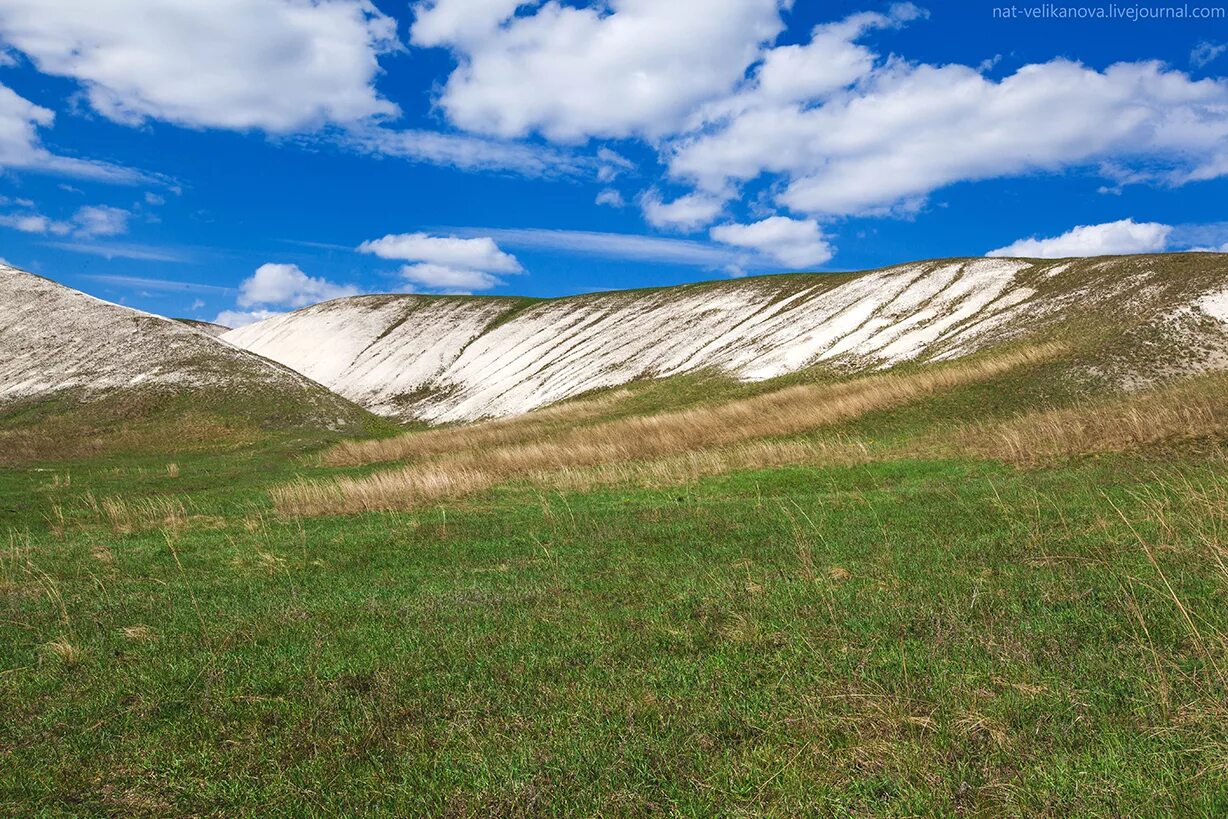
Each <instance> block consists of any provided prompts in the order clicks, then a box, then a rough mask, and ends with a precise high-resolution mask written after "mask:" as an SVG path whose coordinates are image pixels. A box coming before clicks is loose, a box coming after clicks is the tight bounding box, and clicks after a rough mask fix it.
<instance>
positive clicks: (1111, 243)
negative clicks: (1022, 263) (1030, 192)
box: [985, 219, 1173, 259]
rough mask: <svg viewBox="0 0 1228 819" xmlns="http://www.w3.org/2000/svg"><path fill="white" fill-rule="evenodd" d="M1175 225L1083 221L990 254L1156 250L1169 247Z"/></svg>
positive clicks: (1041, 255) (1047, 255) (1057, 254)
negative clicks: (1091, 223)
mask: <svg viewBox="0 0 1228 819" xmlns="http://www.w3.org/2000/svg"><path fill="white" fill-rule="evenodd" d="M1172 231H1173V228H1172V226H1170V225H1162V224H1160V223H1158V222H1135V221H1134V220H1133V219H1122V220H1120V221H1117V222H1106V223H1104V224H1101V225H1079V226H1078V227H1075V228H1071V229H1070V230H1068V231H1066V232H1065V233H1063V234H1062V235H1061V236H1053V237H1051V238H1047V239H1039V238H1036V237H1032V238H1031V239H1020V240H1019V241H1017V242H1012V243H1011V244H1009V245H1007V246H1006V247H1000V248H998V249H997V250H991V251H989V252H988V253H986V254H985V255H986V256H1014V257H1020V258H1028V259H1061V258H1065V257H1067V256H1112V255H1124V254H1129V253H1155V252H1158V251H1161V250H1164V249H1165V248H1166V247H1168V240H1169V234H1171V233H1172Z"/></svg>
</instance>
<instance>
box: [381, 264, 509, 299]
mask: <svg viewBox="0 0 1228 819" xmlns="http://www.w3.org/2000/svg"><path fill="white" fill-rule="evenodd" d="M401 276H402V277H403V278H404V279H405V281H407V282H409V283H410V284H411V285H421V286H423V287H427V288H430V289H431V290H440V291H444V292H447V293H471V292H473V291H474V290H490V289H491V288H492V287H498V286H499V285H500V284H502V283H503V282H502V280H501V279H499V277H498V276H493V275H491V274H490V273H486V272H485V271H482V270H466V269H464V268H458V267H448V266H447V265H443V264H427V263H425V262H424V263H422V264H407V265H404V266H403V267H402V268H401Z"/></svg>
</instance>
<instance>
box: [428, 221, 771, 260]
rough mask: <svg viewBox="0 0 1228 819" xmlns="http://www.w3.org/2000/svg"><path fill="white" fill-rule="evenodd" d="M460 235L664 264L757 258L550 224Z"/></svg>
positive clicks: (465, 231) (709, 246)
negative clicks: (540, 226)
mask: <svg viewBox="0 0 1228 819" xmlns="http://www.w3.org/2000/svg"><path fill="white" fill-rule="evenodd" d="M451 230H452V232H453V233H455V234H457V235H459V236H469V235H472V236H488V237H490V238H492V239H495V240H497V241H499V242H502V243H503V244H505V245H507V246H509V247H521V248H530V249H534V250H552V251H555V252H558V253H570V254H574V255H577V256H601V257H603V258H607V259H628V260H632V261H641V262H657V263H660V264H678V265H687V266H693V267H704V268H724V267H728V266H730V265H744V264H751V263H753V262H754V260H753V259H752V258H750V256H751V255H752V254H750V253H747V252H745V251H739V250H734V249H732V248H727V247H721V246H719V245H714V244H709V243H707V242H696V241H691V240H689V239H666V238H663V237H660V236H640V235H636V234H631V233H601V232H598V231H589V230H550V229H546V228H481V227H473V228H451Z"/></svg>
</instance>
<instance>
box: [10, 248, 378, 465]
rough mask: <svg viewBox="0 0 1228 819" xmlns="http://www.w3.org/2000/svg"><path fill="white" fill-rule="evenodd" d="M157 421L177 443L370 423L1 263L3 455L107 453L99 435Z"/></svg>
mask: <svg viewBox="0 0 1228 819" xmlns="http://www.w3.org/2000/svg"><path fill="white" fill-rule="evenodd" d="M158 418H162V419H165V421H166V423H167V425H168V426H167V427H166V428H165V429H164V430H163V432H165V433H166V434H167V435H168V436H170V437H172V438H175V437H178V438H179V440H177V441H172V440H167V441H164V442H163V443H165V444H168V445H170V444H175V443H177V444H179V445H183V444H185V443H199V442H203V441H207V440H208V439H210V438H213V437H216V436H218V435H219V430H223V429H225V430H230V431H234V430H236V429H238V428H240V427H242V428H245V429H247V430H248V431H249V432H252V431H255V430H269V429H280V430H286V429H299V430H302V429H314V430H334V429H336V430H340V429H359V428H361V427H363V426H364V425H366V424H368V423H369V421H370V416H369V415H368V414H367V413H366V412H365V411H363V410H362V409H360V408H358V407H356V406H354V405H353V404H351V403H350V402H348V401H346V400H344V399H342V398H340V397H338V396H337V395H335V394H333V393H331V392H329V391H328V390H327V389H325V388H323V387H321V386H320V385H319V384H316V383H314V382H312V381H310V380H309V379H307V378H304V377H303V376H302V375H299V374H298V373H296V372H294V371H292V370H290V369H288V368H286V367H284V366H282V365H280V364H276V363H274V362H271V361H268V360H265V359H263V358H261V357H259V356H257V355H253V354H251V353H249V352H246V351H244V350H240V349H237V348H235V347H233V346H231V345H229V344H225V343H223V342H221V341H218V340H217V339H216V338H214V337H213V336H212V335H210V334H209V333H207V332H203V331H201V330H200V329H197V328H195V327H192V326H191V325H189V324H185V323H182V322H179V321H174V320H170V319H164V318H160V317H158V316H154V315H150V314H148V313H142V312H139V311H137V310H132V309H129V308H127V307H121V306H119V305H115V304H110V303H107V302H104V301H100V300H98V299H95V298H93V297H91V296H87V295H86V294H84V293H81V292H78V291H76V290H73V289H71V288H68V287H64V286H62V285H59V284H56V283H55V282H52V281H49V280H47V279H43V278H41V277H39V276H34V275H32V274H29V273H25V272H23V271H20V270H17V269H15V268H12V267H7V266H0V443H3V444H4V445H5V447H4V448H5V456H4V459H8V458H10V457H17V455H18V453H20V452H22V451H25V452H28V454H29V456H30V457H39V456H40V454H41V455H46V456H57V455H77V454H88V453H89V452H92V451H96V450H97V451H101V450H105V449H106V446H105V445H104V444H103V443H102V442H101V441H100V440H99V439H105V438H107V437H108V436H109V435H111V434H117V435H131V434H132V432H133V430H134V429H135V428H137V427H139V426H140V425H141V424H148V423H149V422H151V421H153V420H155V419H158ZM189 427H190V428H189ZM184 437H187V438H192V437H195V438H198V439H200V441H196V442H190V441H185V440H183V438H184ZM248 437H250V435H249V436H248ZM70 439H71V440H70ZM86 439H89V443H88V445H85V444H83V442H84V441H86ZM77 444H82V445H84V446H85V448H84V449H79V448H75V446H76V445H77ZM62 446H67V447H68V448H67V449H63V448H62Z"/></svg>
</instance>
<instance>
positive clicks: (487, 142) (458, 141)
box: [341, 127, 592, 177]
mask: <svg viewBox="0 0 1228 819" xmlns="http://www.w3.org/2000/svg"><path fill="white" fill-rule="evenodd" d="M341 141H342V143H343V144H344V145H346V146H348V147H351V148H354V149H355V150H359V151H363V152H366V153H371V154H376V155H378V156H389V157H396V158H398V159H405V160H408V161H410V162H425V163H430V164H433V165H450V166H452V167H455V168H459V169H461V170H463V171H470V170H484V171H513V172H515V173H518V174H523V175H524V176H530V177H555V176H579V175H581V174H584V173H586V172H591V167H592V162H591V160H590V159H586V158H584V157H580V156H577V155H576V154H574V153H571V152H569V151H565V150H560V149H557V148H551V147H548V146H543V145H527V144H523V143H517V142H508V141H505V140H497V139H486V138H484V137H475V136H467V135H462V134H445V133H440V132H438V131H422V130H403V131H397V130H392V129H391V128H387V127H359V128H354V129H351V130H349V131H347V132H346V133H345V134H344V135H343V136H342V137H341Z"/></svg>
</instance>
